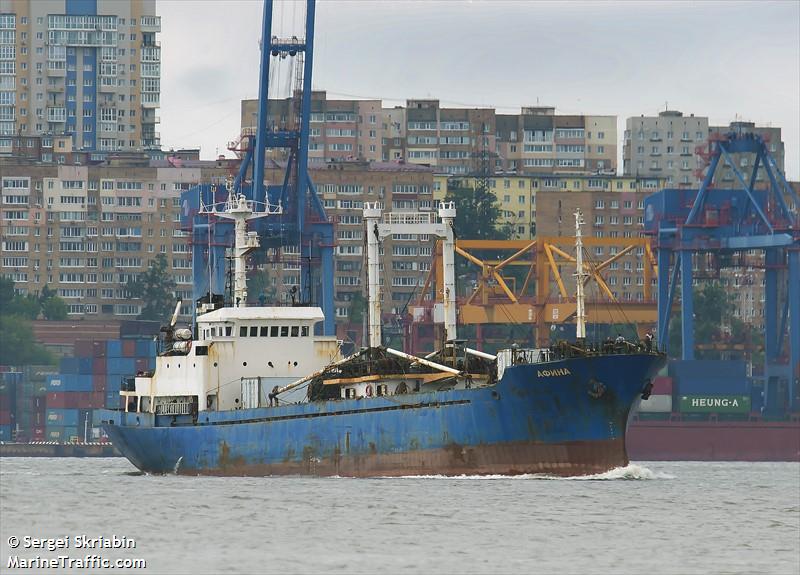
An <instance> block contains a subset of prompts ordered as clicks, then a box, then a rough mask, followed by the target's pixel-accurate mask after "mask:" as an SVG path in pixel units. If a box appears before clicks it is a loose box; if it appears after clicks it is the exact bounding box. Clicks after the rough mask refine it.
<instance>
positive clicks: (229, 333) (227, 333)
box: [225, 326, 233, 337]
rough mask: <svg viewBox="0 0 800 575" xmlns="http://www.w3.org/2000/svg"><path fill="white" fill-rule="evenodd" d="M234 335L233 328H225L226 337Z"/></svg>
mask: <svg viewBox="0 0 800 575" xmlns="http://www.w3.org/2000/svg"><path fill="white" fill-rule="evenodd" d="M232 334H233V328H232V327H231V326H226V327H225V335H227V336H228V337H230V336H231V335H232Z"/></svg>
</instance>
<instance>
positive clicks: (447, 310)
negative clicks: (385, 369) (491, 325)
mask: <svg viewBox="0 0 800 575" xmlns="http://www.w3.org/2000/svg"><path fill="white" fill-rule="evenodd" d="M439 217H440V218H441V219H442V222H443V223H444V225H445V235H444V247H443V249H442V267H444V278H443V280H444V281H443V287H444V293H443V294H442V302H443V304H444V333H445V338H446V339H447V340H448V341H451V340H454V339H456V338H457V335H458V334H457V333H456V263H455V259H456V258H455V245H456V243H455V234H454V233H453V221H454V220H455V218H456V207H455V203H454V202H448V203H444V202H442V203H440V204H439Z"/></svg>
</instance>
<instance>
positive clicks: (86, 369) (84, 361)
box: [78, 357, 94, 375]
mask: <svg viewBox="0 0 800 575" xmlns="http://www.w3.org/2000/svg"><path fill="white" fill-rule="evenodd" d="M93 359H94V358H92V357H80V358H78V373H80V374H82V375H91V374H92V367H93V365H92V364H93Z"/></svg>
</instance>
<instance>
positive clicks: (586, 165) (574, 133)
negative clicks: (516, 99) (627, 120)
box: [495, 106, 617, 174]
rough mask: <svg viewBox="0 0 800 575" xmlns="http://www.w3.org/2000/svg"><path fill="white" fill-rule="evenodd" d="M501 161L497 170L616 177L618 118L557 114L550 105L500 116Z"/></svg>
mask: <svg viewBox="0 0 800 575" xmlns="http://www.w3.org/2000/svg"><path fill="white" fill-rule="evenodd" d="M497 156H498V157H497V160H496V162H495V170H496V171H505V172H513V173H518V174H531V173H583V174H614V173H616V170H617V118H616V116H574V115H563V116H562V115H556V113H555V108H553V107H549V106H535V107H524V108H522V113H521V114H510V115H506V114H498V116H497Z"/></svg>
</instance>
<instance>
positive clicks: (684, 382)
mask: <svg viewBox="0 0 800 575" xmlns="http://www.w3.org/2000/svg"><path fill="white" fill-rule="evenodd" d="M677 383H678V385H677V387H678V394H679V395H750V380H749V379H747V378H741V377H740V378H730V377H718V376H716V375H710V376H706V377H704V378H702V379H699V378H688V377H684V378H680V379H678V382H677Z"/></svg>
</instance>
